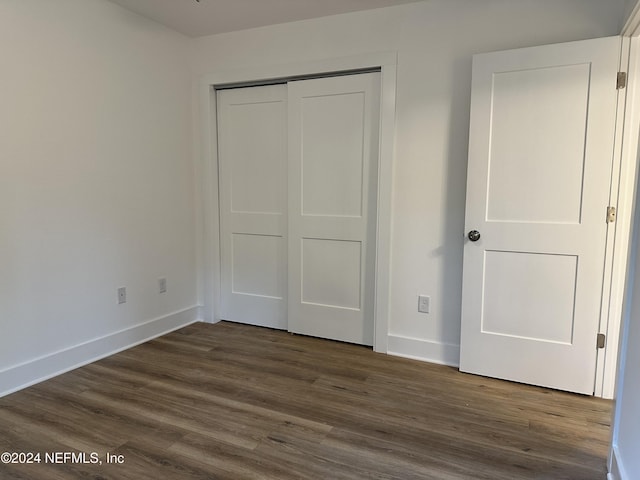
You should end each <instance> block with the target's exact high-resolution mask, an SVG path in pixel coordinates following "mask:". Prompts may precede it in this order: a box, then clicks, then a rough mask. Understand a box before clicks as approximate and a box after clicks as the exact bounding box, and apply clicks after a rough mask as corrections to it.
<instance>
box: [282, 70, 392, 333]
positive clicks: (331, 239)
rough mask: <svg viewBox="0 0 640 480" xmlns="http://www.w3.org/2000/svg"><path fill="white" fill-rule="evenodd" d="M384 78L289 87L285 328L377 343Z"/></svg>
mask: <svg viewBox="0 0 640 480" xmlns="http://www.w3.org/2000/svg"><path fill="white" fill-rule="evenodd" d="M379 81H380V80H379V73H368V74H359V75H348V76H340V77H331V78H321V79H313V80H302V81H295V82H290V83H289V99H288V109H289V189H288V191H289V214H288V216H289V278H288V282H289V330H290V331H291V332H295V333H301V334H305V335H311V336H315V337H322V338H330V339H335V340H341V341H346V342H352V343H358V344H365V345H372V344H373V327H374V324H373V312H374V282H375V272H374V270H375V229H376V224H375V220H376V199H377V189H376V185H377V164H378V161H377V159H378V130H379V103H380V100H379V99H380V93H379V89H380V86H379V85H380V84H379Z"/></svg>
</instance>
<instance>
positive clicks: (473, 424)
mask: <svg viewBox="0 0 640 480" xmlns="http://www.w3.org/2000/svg"><path fill="white" fill-rule="evenodd" d="M611 409H612V402H609V401H605V400H601V399H596V398H589V397H583V396H578V395H572V394H568V393H563V392H557V391H552V390H546V389H543V388H537V387H531V386H526V385H518V384H513V383H508V382H502V381H499V380H493V379H487V378H482V377H476V376H472V375H465V374H461V373H459V372H458V371H457V370H456V369H454V368H451V367H445V366H438V365H431V364H426V363H422V362H417V361H413V360H407V359H402V358H395V357H391V356H386V355H381V354H376V353H374V352H372V351H371V350H370V349H367V348H364V347H359V346H354V345H347V344H342V343H337V342H331V341H326V340H320V339H314V338H307V337H301V336H294V335H290V334H288V333H286V332H278V331H273V330H268V329H264V328H258V327H250V326H245V325H239V324H232V323H226V322H222V323H219V324H215V325H208V324H202V323H198V324H194V325H192V326H189V327H186V328H183V329H181V330H179V331H177V332H174V333H171V334H168V335H166V336H164V337H161V338H158V339H156V340H153V341H150V342H148V343H145V344H143V345H140V346H138V347H135V348H132V349H130V350H127V351H125V352H121V353H119V354H116V355H113V356H111V357H109V358H106V359H104V360H101V361H98V362H96V363H93V364H91V365H88V366H85V367H82V368H79V369H77V370H74V371H73V372H70V373H67V374H65V375H61V376H59V377H56V378H55V379H52V380H49V381H47V382H44V383H41V384H39V385H36V386H33V387H30V388H27V389H25V390H23V391H21V392H18V393H15V394H13V395H9V396H6V397H4V398H2V399H0V452H5V451H6V452H34V453H35V452H39V453H40V454H41V463H39V464H30V465H18V464H0V478H1V479H3V480H4V479H28V480H49V479H51V480H63V479H76V478H80V479H96V480H97V479H101V480H108V479H118V480H120V479H124V480H127V479H131V480H142V479H162V480H164V479H168V480H173V479H179V480H182V479H185V480H186V479H189V480H191V479H233V480H236V479H398V480H409V479H434V480H436V479H437V480H463V479H464V480H466V479H487V480H489V479H490V480H502V479H504V480H518V479H536V480H541V479H553V480H559V479H570V480H590V479H599V480H602V479H604V478H605V477H606V468H605V462H606V455H607V451H608V442H609V429H610V419H611ZM51 452H76V453H78V452H82V453H85V454H86V456H87V458H86V463H77V461H78V460H79V459H78V458H76V459H75V462H74V461H73V460H74V459H69V460H68V461H66V462H62V461H61V460H63V459H64V457H58V458H57V459H56V458H55V457H51ZM94 452H95V454H97V458H98V459H99V461H101V462H102V464H99V463H97V464H92V463H90V462H91V461H92V457H91V456H90V455H91V453H94ZM46 453H49V458H46V457H45V454H46ZM107 453H110V454H114V455H121V456H122V457H120V459H123V460H124V463H120V464H119V463H106V454H107ZM45 460H59V461H58V463H52V461H45Z"/></svg>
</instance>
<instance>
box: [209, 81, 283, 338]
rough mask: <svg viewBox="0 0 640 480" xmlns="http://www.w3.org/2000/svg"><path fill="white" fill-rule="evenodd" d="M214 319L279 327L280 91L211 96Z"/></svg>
mask: <svg viewBox="0 0 640 480" xmlns="http://www.w3.org/2000/svg"><path fill="white" fill-rule="evenodd" d="M217 105H218V149H219V150H218V162H219V179H220V185H219V195H220V249H221V252H220V253H221V299H220V300H221V302H220V311H221V315H220V316H221V318H222V319H224V320H231V321H235V322H241V323H249V324H252V325H260V326H266V327H271V328H279V329H286V328H287V301H286V295H287V278H286V274H287V272H286V269H287V238H286V231H287V170H286V169H287V87H286V85H270V86H264V87H250V88H237V89H231V90H221V91H218V92H217Z"/></svg>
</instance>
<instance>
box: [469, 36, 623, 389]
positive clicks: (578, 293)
mask: <svg viewBox="0 0 640 480" xmlns="http://www.w3.org/2000/svg"><path fill="white" fill-rule="evenodd" d="M619 53H620V38H619V37H611V38H602V39H595V40H586V41H580V42H571V43H566V44H558V45H547V46H542V47H533V48H525V49H518V50H510V51H505V52H495V53H488V54H480V55H476V56H475V57H474V59H473V79H472V94H471V122H470V133H469V162H468V171H467V206H466V220H465V223H466V225H465V237H466V242H465V247H464V269H463V304H462V328H461V349H460V370H462V371H464V372H469V373H476V374H480V375H485V376H490V377H497V378H503V379H507V380H515V381H518V382H523V383H530V384H534V385H540V386H545V387H551V388H557V389H560V390H568V391H572V392H578V393H585V394H593V392H594V381H595V366H596V339H597V334H598V329H599V322H600V305H601V299H602V298H601V297H602V287H603V283H602V282H603V275H604V255H605V243H606V234H607V223H606V221H605V214H606V208H607V205H608V203H609V189H610V185H611V169H612V160H613V151H614V148H613V145H614V136H615V121H616V103H617V95H618V93H617V90H616V83H615V79H616V75H617V67H618V59H619V56H620V55H619ZM475 232H478V233H475Z"/></svg>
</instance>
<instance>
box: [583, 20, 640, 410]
mask: <svg viewBox="0 0 640 480" xmlns="http://www.w3.org/2000/svg"><path fill="white" fill-rule="evenodd" d="M636 18H637V22H638V23H640V13H639V14H637V15H636ZM629 23H631V20H630V22H629ZM636 30H637V27H636V26H632V25H629V24H628V25H627V26H626V27H625V29H624V30H623V32H622V36H621V41H622V45H621V49H620V62H619V67H618V70H619V71H622V72H627V86H626V88H625V89H624V90H621V92H620V95H618V107H617V108H618V113H617V115H616V138H615V142H614V154H613V166H612V172H611V173H612V175H611V187H610V193H609V205H612V206H615V207H616V210H617V211H616V221H615V222H614V223H613V224H610V228H608V229H607V244H606V249H605V259H604V267H605V271H604V278H603V288H602V302H601V310H600V329H599V333H603V334H605V335H606V338H607V341H606V347H605V348H603V349H599V350H598V354H597V360H596V375H595V377H596V378H595V391H594V395H595V396H596V397H602V398H607V399H613V398H614V397H615V388H616V376H617V368H618V356H619V355H618V354H619V341H620V334H621V325H622V315H623V308H624V301H625V299H624V293H625V282H626V276H627V268H628V262H629V255H630V251H629V247H630V240H631V233H632V232H631V229H632V222H633V208H634V205H633V202H634V198H635V195H634V192H635V183H636V175H637V164H636V163H637V162H636V158H637V149H638V130H639V128H640V112H639V111H638V109H637V108H634V107H633V106H634V105H635V104H636V103H637V102H638V101H639V97H640V92H639V91H638V89H639V88H640V83H639V82H638V81H637V79H638V77H639V76H640V62H638V61H637V60H636V57H637V55H638V48H639V45H638V43H637V40H636V39H632V38H631V37H632V36H634V32H635V31H636ZM637 34H638V33H637V32H636V33H635V35H637ZM603 215H604V214H603Z"/></svg>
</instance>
